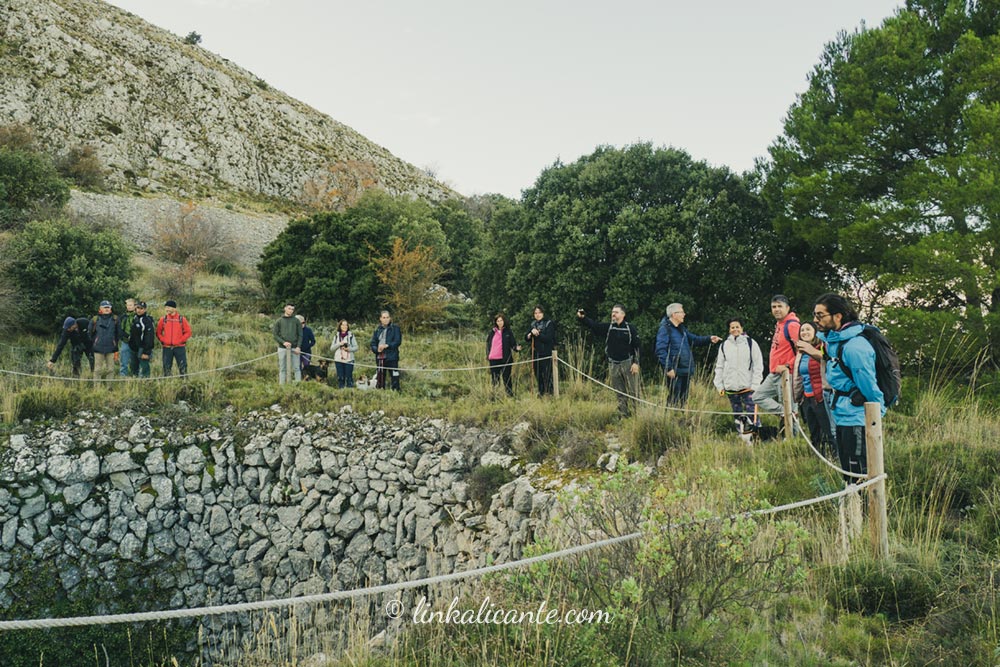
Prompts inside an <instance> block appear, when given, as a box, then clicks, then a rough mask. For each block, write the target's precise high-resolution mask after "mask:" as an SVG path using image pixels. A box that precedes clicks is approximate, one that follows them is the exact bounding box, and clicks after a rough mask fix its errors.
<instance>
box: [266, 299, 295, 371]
mask: <svg viewBox="0 0 1000 667" xmlns="http://www.w3.org/2000/svg"><path fill="white" fill-rule="evenodd" d="M271 333H272V335H274V340H275V341H276V342H277V343H278V384H285V383H286V382H288V364H289V363H291V364H292V367H293V368H294V369H295V370H294V371H292V372H293V373H294V376H295V381H296V382H299V381H301V380H302V367H301V366H300V365H299V353H300V352H301V351H302V350H301V348H299V345H300V344H301V343H302V323H301V322H299V319H298V318H297V317H296V316H295V306H293V305H292V304H290V303H287V304H285V309H284V313H283V314H282V316H281V317H279V318H278V319H277V320H275V322H274V326H273V327H271ZM288 355H291V362H289V359H288Z"/></svg>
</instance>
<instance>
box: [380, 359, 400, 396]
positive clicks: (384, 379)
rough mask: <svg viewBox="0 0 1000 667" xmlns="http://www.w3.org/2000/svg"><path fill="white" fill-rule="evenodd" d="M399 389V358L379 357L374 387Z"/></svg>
mask: <svg viewBox="0 0 1000 667" xmlns="http://www.w3.org/2000/svg"><path fill="white" fill-rule="evenodd" d="M390 387H391V388H392V389H393V391H399V359H379V360H378V370H377V371H375V388H376V389H389V388H390Z"/></svg>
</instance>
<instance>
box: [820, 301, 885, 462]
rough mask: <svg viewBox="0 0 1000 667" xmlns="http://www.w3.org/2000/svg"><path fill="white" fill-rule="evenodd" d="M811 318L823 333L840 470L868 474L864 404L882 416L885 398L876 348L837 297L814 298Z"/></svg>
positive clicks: (855, 315) (849, 307) (852, 312)
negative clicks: (871, 405)
mask: <svg viewBox="0 0 1000 667" xmlns="http://www.w3.org/2000/svg"><path fill="white" fill-rule="evenodd" d="M813 318H814V320H815V322H816V326H818V327H819V328H820V329H822V330H823V331H824V332H825V336H824V337H825V339H826V351H827V356H828V357H829V359H828V360H827V362H826V381H827V383H829V385H830V386H831V387H832V388H833V390H834V395H833V403H832V405H831V406H830V407H831V410H832V412H833V421H834V423H836V425H837V452H838V455H839V457H840V467H841V468H843V469H844V470H847V471H849V472H855V473H861V474H867V473H868V456H867V449H866V442H865V402H873V403H878V404H879V405H880V406H881V409H882V414H885V397H884V396H883V395H882V390H881V389H879V387H878V382H877V380H876V378H875V349H874V348H873V347H872V346H871V343H869V342H868V341H867V340H865V338H864V337H863V336H861V335H860V334H861V332H862V331H863V330H864V325H863V324H861V323H860V322H858V312H857V311H856V310H855V309H854V306H852V305H851V303H850V302H849V301H848V300H847V299H845V298H844V297H842V296H840V295H839V294H824V295H823V296H821V297H820V298H819V299H817V300H816V305H815V306H814V307H813ZM845 367H846V370H845Z"/></svg>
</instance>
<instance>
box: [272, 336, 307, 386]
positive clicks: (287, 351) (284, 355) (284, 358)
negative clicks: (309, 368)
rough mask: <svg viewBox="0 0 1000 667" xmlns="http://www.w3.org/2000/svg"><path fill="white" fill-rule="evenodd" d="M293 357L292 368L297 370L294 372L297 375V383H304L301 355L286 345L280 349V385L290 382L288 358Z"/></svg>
mask: <svg viewBox="0 0 1000 667" xmlns="http://www.w3.org/2000/svg"><path fill="white" fill-rule="evenodd" d="M289 355H291V359H292V361H291V363H292V367H293V368H294V369H295V370H294V371H293V372H294V374H295V381H296V382H301V381H302V365H301V363H300V360H299V353H298V352H296V351H295V350H294V349H293V348H287V347H285V346H284V345H282V346H281V347H279V348H278V384H285V383H286V382H288V357H289Z"/></svg>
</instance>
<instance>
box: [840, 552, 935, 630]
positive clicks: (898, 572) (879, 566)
mask: <svg viewBox="0 0 1000 667" xmlns="http://www.w3.org/2000/svg"><path fill="white" fill-rule="evenodd" d="M832 575H833V576H832V585H831V590H830V602H831V603H832V604H834V605H836V606H838V607H840V608H841V609H845V610H847V611H854V612H858V613H862V614H866V615H869V616H871V615H874V614H884V615H885V616H886V617H888V618H889V619H891V620H892V621H894V622H895V621H909V620H914V619H918V618H923V617H924V616H926V615H927V613H928V612H929V611H930V610H931V608H932V607H933V606H934V603H935V600H936V598H937V585H938V583H939V582H938V581H935V580H934V579H933V578H932V576H931V574H930V573H929V572H928V571H927V569H926V568H918V567H914V566H912V565H908V564H905V563H894V562H889V561H878V562H872V561H869V560H853V561H851V562H849V563H847V564H846V565H843V566H840V567H836V568H833V570H832Z"/></svg>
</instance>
